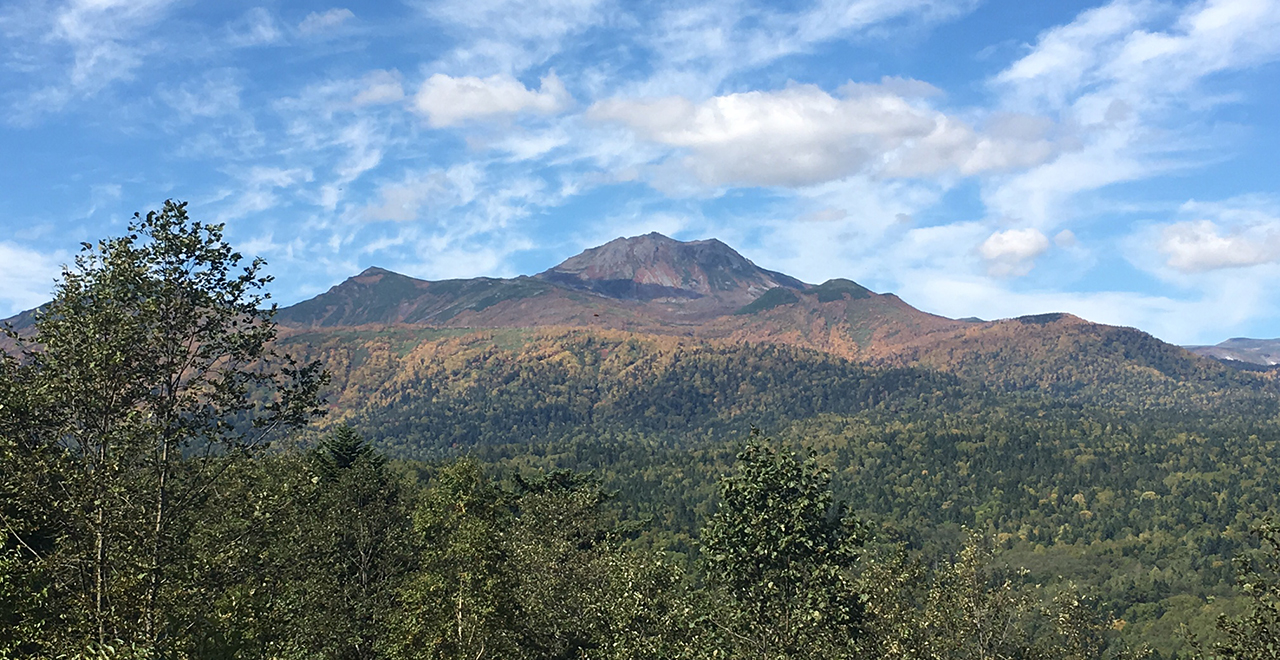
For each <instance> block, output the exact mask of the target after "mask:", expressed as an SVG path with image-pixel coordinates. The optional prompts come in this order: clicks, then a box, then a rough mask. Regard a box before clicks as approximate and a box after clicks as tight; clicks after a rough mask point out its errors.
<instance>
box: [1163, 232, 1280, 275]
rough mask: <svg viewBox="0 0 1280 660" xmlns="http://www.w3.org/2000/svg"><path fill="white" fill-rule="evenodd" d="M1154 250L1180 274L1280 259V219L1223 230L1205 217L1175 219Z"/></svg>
mask: <svg viewBox="0 0 1280 660" xmlns="http://www.w3.org/2000/svg"><path fill="white" fill-rule="evenodd" d="M1158 249H1159V251H1160V253H1161V254H1163V255H1165V256H1166V257H1167V261H1166V264H1167V265H1168V266H1169V267H1171V268H1174V269H1176V270H1179V271H1182V272H1184V273H1194V272H1201V271H1207V270H1219V269H1222V268H1240V267H1243V266H1256V265H1258V264H1265V263H1270V262H1275V261H1280V222H1278V223H1276V224H1273V225H1271V226H1254V227H1247V228H1240V229H1235V230H1226V231H1225V232H1224V229H1223V228H1222V227H1220V226H1218V224H1217V223H1214V222H1212V221H1209V220H1200V221H1198V222H1179V223H1176V224H1172V225H1169V226H1168V227H1165V228H1164V231H1163V232H1161V237H1160V243H1159V247H1158Z"/></svg>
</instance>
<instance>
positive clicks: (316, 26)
mask: <svg viewBox="0 0 1280 660" xmlns="http://www.w3.org/2000/svg"><path fill="white" fill-rule="evenodd" d="M355 17H356V15H355V14H354V13H353V12H352V11H351V10H350V9H346V8H343V7H335V8H333V9H329V10H327V11H322V12H316V11H313V12H311V13H310V14H307V17H306V18H304V19H302V22H301V23H298V32H301V33H302V34H305V35H313V34H320V33H323V32H329V31H331V30H334V29H336V28H339V27H342V26H343V25H344V24H346V23H347V22H348V21H352V20H354V19H355Z"/></svg>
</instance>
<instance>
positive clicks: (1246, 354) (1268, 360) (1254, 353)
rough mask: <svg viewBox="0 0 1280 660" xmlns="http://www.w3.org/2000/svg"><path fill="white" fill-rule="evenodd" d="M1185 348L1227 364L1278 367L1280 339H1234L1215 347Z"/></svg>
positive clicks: (1279, 362)
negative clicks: (1236, 363)
mask: <svg viewBox="0 0 1280 660" xmlns="http://www.w3.org/2000/svg"><path fill="white" fill-rule="evenodd" d="M1186 348H1187V350H1189V351H1191V352H1192V353H1196V354H1198V355H1203V356H1205V357H1211V358H1214V359H1217V360H1222V361H1224V362H1227V363H1231V362H1238V363H1243V364H1244V365H1259V366H1262V367H1275V366H1277V365H1280V339H1247V338H1244V337H1236V338H1234V339H1228V340H1226V341H1224V342H1222V343H1221V344H1218V345H1216V346H1187V347H1186Z"/></svg>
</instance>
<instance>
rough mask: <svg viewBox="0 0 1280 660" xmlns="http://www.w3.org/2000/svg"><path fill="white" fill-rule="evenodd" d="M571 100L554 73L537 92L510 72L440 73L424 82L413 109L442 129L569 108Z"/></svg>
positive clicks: (429, 122) (548, 76)
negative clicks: (482, 75) (484, 74)
mask: <svg viewBox="0 0 1280 660" xmlns="http://www.w3.org/2000/svg"><path fill="white" fill-rule="evenodd" d="M570 101H571V98H570V96H569V92H568V90H566V89H565V87H564V83H562V82H560V79H559V78H557V77H556V74H555V73H554V72H552V73H548V74H547V75H546V76H543V78H542V86H541V87H540V88H539V89H538V90H536V91H535V90H532V89H529V88H527V87H525V86H524V84H523V83H521V82H520V81H519V80H516V79H515V78H514V77H512V76H509V75H494V76H489V77H488V78H476V77H471V76H466V77H459V78H454V77H452V76H447V75H444V74H442V73H437V74H435V75H433V76H431V77H430V78H428V79H427V81H426V82H424V83H422V87H421V88H420V89H419V90H418V94H417V96H416V97H415V98H414V109H416V110H417V111H418V112H420V113H421V114H423V115H425V116H426V117H427V123H428V124H430V125H431V126H433V127H437V128H440V127H445V126H454V125H457V124H461V123H463V122H466V121H468V120H472V119H486V118H493V117H499V116H504V115H514V114H518V113H522V112H534V113H540V114H551V113H555V112H559V111H561V110H563V109H564V108H566V107H567V106H568V105H569V103H570Z"/></svg>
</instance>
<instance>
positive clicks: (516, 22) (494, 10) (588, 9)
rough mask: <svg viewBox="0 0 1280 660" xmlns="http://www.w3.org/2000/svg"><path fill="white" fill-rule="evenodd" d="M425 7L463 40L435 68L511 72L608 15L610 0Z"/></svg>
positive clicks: (443, 0) (458, 1)
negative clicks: (607, 6)
mask: <svg viewBox="0 0 1280 660" xmlns="http://www.w3.org/2000/svg"><path fill="white" fill-rule="evenodd" d="M418 4H419V5H420V6H421V7H422V8H423V10H424V12H425V13H426V14H427V15H428V16H430V17H431V18H433V19H435V20H436V21H438V22H440V23H441V24H443V25H444V26H445V28H446V29H447V30H448V31H449V32H451V33H453V34H455V35H456V36H458V37H459V39H460V41H461V43H460V44H459V45H458V46H457V47H456V48H455V49H454V50H453V51H451V52H450V53H448V54H447V55H446V56H445V57H444V58H443V59H442V60H441V61H440V62H438V63H437V67H436V68H437V70H445V71H453V72H465V73H467V74H472V75H477V74H478V75H508V76H509V75H514V74H518V73H520V72H523V71H527V70H528V69H530V68H533V67H536V66H538V65H541V64H542V63H544V62H546V61H547V59H549V58H550V57H551V56H552V55H554V54H556V53H557V52H559V51H560V49H561V47H562V44H563V42H564V41H565V39H566V38H567V37H569V36H571V35H574V34H577V33H580V32H582V31H584V30H586V29H588V28H590V27H591V26H592V25H596V24H599V23H601V22H603V21H605V20H607V16H608V12H606V5H607V4H609V0H542V1H540V2H527V1H525V0H438V1H435V2H419V3H418Z"/></svg>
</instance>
